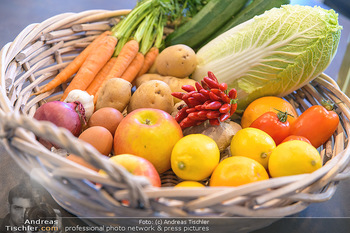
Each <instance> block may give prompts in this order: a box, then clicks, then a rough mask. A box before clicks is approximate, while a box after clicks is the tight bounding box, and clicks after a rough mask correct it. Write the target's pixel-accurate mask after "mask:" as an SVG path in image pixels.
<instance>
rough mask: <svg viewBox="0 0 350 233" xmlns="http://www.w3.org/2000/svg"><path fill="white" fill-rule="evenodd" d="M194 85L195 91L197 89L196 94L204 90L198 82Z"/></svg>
mask: <svg viewBox="0 0 350 233" xmlns="http://www.w3.org/2000/svg"><path fill="white" fill-rule="evenodd" d="M194 85H195V86H196V89H197V91H198V92H199V91H200V90H202V89H204V88H203V87H202V85H201V84H200V83H199V82H196V83H195V84H194Z"/></svg>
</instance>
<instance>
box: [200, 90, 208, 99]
mask: <svg viewBox="0 0 350 233" xmlns="http://www.w3.org/2000/svg"><path fill="white" fill-rule="evenodd" d="M199 93H201V94H202V95H204V96H205V98H207V99H209V98H210V97H209V91H208V90H205V89H201V90H200V91H199Z"/></svg>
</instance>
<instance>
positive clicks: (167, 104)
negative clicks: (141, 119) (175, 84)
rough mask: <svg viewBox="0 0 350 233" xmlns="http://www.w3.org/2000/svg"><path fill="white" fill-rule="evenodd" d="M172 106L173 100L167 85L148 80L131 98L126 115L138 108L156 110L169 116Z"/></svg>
mask: <svg viewBox="0 0 350 233" xmlns="http://www.w3.org/2000/svg"><path fill="white" fill-rule="evenodd" d="M173 106H174V100H173V96H172V95H171V89H170V87H169V86H168V84H166V83H165V82H163V81H159V80H150V81H147V82H145V83H143V84H141V85H140V86H139V87H138V88H137V89H136V91H135V92H134V94H133V95H132V96H131V99H130V103H129V106H128V113H130V112H132V111H133V110H135V109H138V108H156V109H160V110H163V111H166V112H167V113H169V114H170V113H171V112H172V110H173Z"/></svg>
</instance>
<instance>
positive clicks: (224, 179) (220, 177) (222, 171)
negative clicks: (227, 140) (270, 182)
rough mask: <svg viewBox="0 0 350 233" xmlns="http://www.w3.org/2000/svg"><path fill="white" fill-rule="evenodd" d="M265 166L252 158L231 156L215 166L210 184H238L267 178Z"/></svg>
mask: <svg viewBox="0 0 350 233" xmlns="http://www.w3.org/2000/svg"><path fill="white" fill-rule="evenodd" d="M267 179H269V175H268V174H267V172H266V170H265V168H264V167H263V166H262V165H261V164H260V163H258V162H257V161H255V160H254V159H251V158H248V157H244V156H233V157H229V158H226V159H224V160H222V161H221V162H220V163H219V165H218V166H217V167H216V168H215V170H214V172H213V174H212V175H211V179H210V184H209V185H210V186H239V185H243V184H248V183H252V182H256V181H261V180H267Z"/></svg>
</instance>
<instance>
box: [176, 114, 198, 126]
mask: <svg viewBox="0 0 350 233" xmlns="http://www.w3.org/2000/svg"><path fill="white" fill-rule="evenodd" d="M196 123H197V121H195V120H192V119H190V118H189V117H186V118H185V119H183V120H182V121H181V122H180V123H179V125H180V127H181V129H185V128H188V127H191V126H194V125H196Z"/></svg>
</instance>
